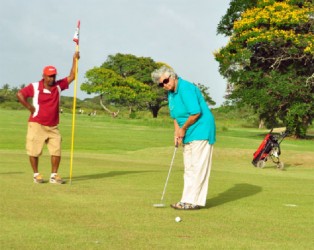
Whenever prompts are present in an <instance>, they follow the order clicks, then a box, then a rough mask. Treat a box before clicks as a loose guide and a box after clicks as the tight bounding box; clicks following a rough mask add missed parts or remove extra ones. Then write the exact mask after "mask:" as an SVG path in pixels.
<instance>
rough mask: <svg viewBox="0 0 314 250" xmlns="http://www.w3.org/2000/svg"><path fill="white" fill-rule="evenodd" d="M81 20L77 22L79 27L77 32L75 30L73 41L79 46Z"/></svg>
mask: <svg viewBox="0 0 314 250" xmlns="http://www.w3.org/2000/svg"><path fill="white" fill-rule="evenodd" d="M80 24H81V22H80V20H79V21H78V22H77V27H76V30H75V33H74V37H73V41H74V42H75V43H76V44H77V45H79V41H80Z"/></svg>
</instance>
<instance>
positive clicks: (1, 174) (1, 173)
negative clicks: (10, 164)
mask: <svg viewBox="0 0 314 250" xmlns="http://www.w3.org/2000/svg"><path fill="white" fill-rule="evenodd" d="M24 173H25V172H3V173H0V175H2V174H24Z"/></svg>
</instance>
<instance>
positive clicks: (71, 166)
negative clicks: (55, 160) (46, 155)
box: [70, 21, 80, 184]
mask: <svg viewBox="0 0 314 250" xmlns="http://www.w3.org/2000/svg"><path fill="white" fill-rule="evenodd" d="M79 28H80V21H78V25H77V29H76V32H75V34H74V38H73V41H74V42H76V48H75V51H76V52H78V51H79ZM77 72H78V59H77V58H76V59H75V79H74V94H73V107H72V138H71V155H70V184H72V172H73V151H74V132H75V113H76V89H77Z"/></svg>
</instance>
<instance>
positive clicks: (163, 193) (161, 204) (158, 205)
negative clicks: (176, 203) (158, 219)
mask: <svg viewBox="0 0 314 250" xmlns="http://www.w3.org/2000/svg"><path fill="white" fill-rule="evenodd" d="M177 149H178V142H177V143H176V145H175V147H174V152H173V156H172V160H171V163H170V168H169V171H168V176H167V179H166V183H165V186H164V191H163V192H162V196H161V200H160V203H158V204H154V205H153V206H154V207H165V206H166V205H165V204H164V203H163V201H164V196H165V193H166V188H167V184H168V180H169V176H170V173H171V169H172V165H173V161H174V158H175V156H176V152H177Z"/></svg>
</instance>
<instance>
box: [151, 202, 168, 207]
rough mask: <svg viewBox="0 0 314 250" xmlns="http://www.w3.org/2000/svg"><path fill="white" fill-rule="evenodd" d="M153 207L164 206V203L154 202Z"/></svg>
mask: <svg viewBox="0 0 314 250" xmlns="http://www.w3.org/2000/svg"><path fill="white" fill-rule="evenodd" d="M153 206H154V207H157V208H160V207H166V205H165V204H162V203H159V204H154V205H153Z"/></svg>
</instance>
